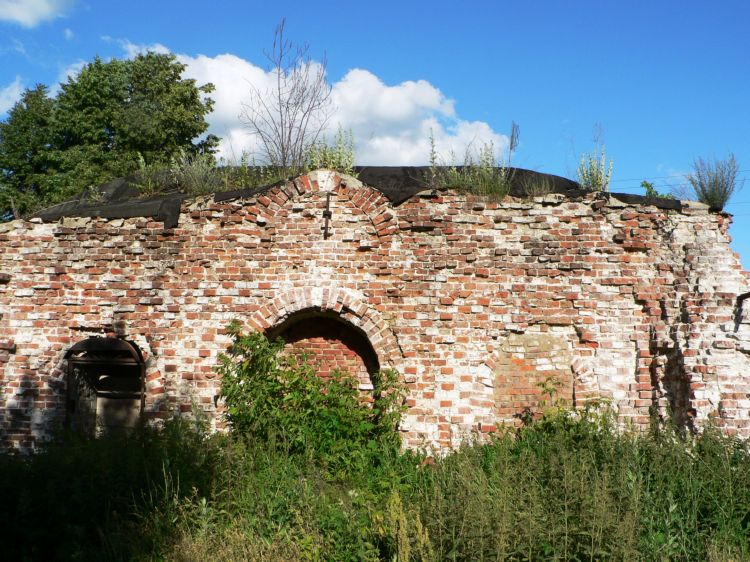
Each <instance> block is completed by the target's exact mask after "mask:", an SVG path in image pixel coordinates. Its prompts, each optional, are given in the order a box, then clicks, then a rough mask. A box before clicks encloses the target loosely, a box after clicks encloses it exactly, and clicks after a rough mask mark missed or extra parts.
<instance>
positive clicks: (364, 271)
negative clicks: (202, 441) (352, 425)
mask: <svg viewBox="0 0 750 562" xmlns="http://www.w3.org/2000/svg"><path fill="white" fill-rule="evenodd" d="M397 203H398V204H396V203H394V202H393V200H389V198H388V197H386V196H385V195H384V194H383V193H382V192H380V191H378V190H376V189H373V188H371V187H368V186H366V185H363V184H362V183H361V182H360V181H358V180H356V179H354V178H351V177H347V176H340V175H339V174H336V173H332V172H326V171H318V172H313V173H310V174H309V175H307V176H302V177H300V178H297V179H296V180H295V181H293V182H287V183H285V184H282V185H278V186H275V187H272V188H270V189H268V190H266V191H264V192H262V193H256V194H243V193H240V192H238V193H236V194H233V195H231V196H229V195H227V196H221V195H217V196H208V197H202V198H198V199H186V200H184V201H183V200H179V201H177V200H176V203H175V204H180V205H181V207H180V212H179V213H178V214H175V216H173V217H172V216H171V215H170V216H171V217H172V218H171V219H170V221H169V222H168V223H165V222H163V221H164V219H163V218H162V220H159V217H154V218H149V217H138V216H129V217H123V218H112V217H110V218H101V217H100V218H96V217H64V218H61V219H60V220H55V221H53V222H43V221H42V220H41V219H32V220H31V221H14V222H11V223H7V224H4V225H0V315H1V317H0V411H2V412H3V414H2V416H3V417H2V420H0V424H1V425H0V441H2V446H3V447H5V448H17V449H22V450H30V449H33V448H34V447H35V446H36V444H37V443H39V442H41V441H43V440H45V439H47V438H48V437H49V435H50V431H51V430H52V429H53V428H54V427H55V426H56V425H59V424H61V423H62V422H63V421H64V417H65V395H66V384H67V381H66V376H65V373H66V370H67V362H66V359H65V354H66V352H67V351H68V350H69V349H70V348H71V347H72V346H73V345H74V344H75V343H76V342H79V341H81V340H83V339H85V338H86V337H88V336H92V335H100V336H101V335H105V334H106V333H107V332H108V331H114V327H115V326H119V328H118V330H119V332H121V335H122V336H123V337H127V339H128V340H132V341H133V342H134V344H135V345H137V347H138V348H139V349H140V350H141V351H142V353H143V358H144V370H145V406H144V408H145V415H146V416H147V417H148V418H149V419H150V420H152V422H156V423H158V420H160V419H164V418H167V417H169V416H172V415H174V414H175V413H177V414H184V415H190V413H191V412H192V410H193V409H194V408H199V409H201V410H203V411H204V412H205V413H206V414H207V415H208V417H209V419H210V420H211V423H212V424H213V426H214V427H215V428H220V427H221V426H222V422H221V416H220V415H219V414H220V406H221V404H220V402H219V403H218V404H217V399H216V398H217V395H218V392H219V385H220V381H219V380H218V378H217V374H216V371H215V368H216V365H217V362H218V360H217V358H218V355H219V354H220V353H221V352H222V351H223V350H225V349H226V346H227V345H228V343H229V339H228V337H227V336H226V333H225V327H226V325H227V324H228V323H229V322H230V321H231V320H233V319H238V320H240V321H241V322H243V323H244V324H245V325H246V326H247V327H248V328H251V329H259V330H271V331H273V330H274V329H275V328H277V329H278V328H279V327H282V328H281V329H282V331H283V330H284V329H286V328H289V327H290V326H291V325H292V324H289V322H290V319H293V318H295V315H298V314H309V313H310V312H312V313H313V317H315V315H317V316H318V317H321V318H327V319H328V320H326V322H329V321H330V322H329V323H328V324H326V322H321V324H320V326H316V329H318V332H320V330H322V332H320V333H318V332H315V331H314V330H312V328H311V327H310V326H309V325H308V326H307V327H306V328H305V327H304V326H301V325H300V326H298V330H297V331H298V332H299V333H296V332H295V333H292V332H287V335H291V339H294V341H293V342H292V344H293V345H294V344H298V345H299V346H300V347H302V348H309V349H308V350H312V351H313V352H314V351H315V349H316V346H319V349H320V350H321V352H322V353H323V354H328V355H330V356H331V358H332V360H331V361H330V362H331V363H334V364H341V365H355V364H356V365H358V366H357V367H356V368H357V369H358V370H359V371H360V372H359V373H358V375H359V376H360V378H361V382H362V383H363V384H365V385H366V377H365V373H367V374H368V375H369V374H371V373H370V371H372V369H373V365H375V364H377V366H378V367H384V368H385V367H393V368H396V369H397V370H398V371H399V372H400V373H401V374H402V376H403V378H404V383H405V384H406V386H407V389H408V398H407V407H408V410H407V412H406V414H405V416H404V418H403V421H402V425H401V429H402V431H403V433H404V437H405V442H406V444H407V445H408V446H411V447H434V448H437V449H445V448H449V447H454V446H456V445H457V444H458V443H460V442H461V440H463V439H464V438H466V437H467V436H469V435H472V434H476V433H477V432H479V433H482V432H489V431H492V430H494V429H496V427H497V426H498V424H502V423H517V419H516V417H515V415H516V414H518V413H519V411H518V410H522V409H523V408H525V407H529V408H532V409H534V408H536V407H537V406H538V404H539V399H540V398H542V395H541V391H540V387H539V383H541V382H544V381H545V380H546V379H547V377H548V376H553V377H554V379H555V380H558V381H559V383H560V390H559V393H560V396H562V397H564V398H565V399H566V400H569V401H570V402H571V403H573V402H574V403H575V404H577V405H581V404H583V403H585V402H586V401H587V400H591V399H594V398H597V399H598V398H606V399H608V400H610V401H611V402H612V404H613V406H614V407H615V408H616V410H617V412H618V415H619V416H620V419H621V420H623V422H625V421H628V422H630V423H633V424H634V425H635V426H638V427H646V426H647V425H648V423H649V419H650V418H649V416H651V415H660V416H662V417H667V416H673V417H674V418H675V421H677V422H678V423H680V424H683V425H685V426H688V427H695V428H699V427H700V426H701V424H703V423H705V422H706V421H707V420H709V419H713V420H714V421H715V423H717V424H718V425H719V426H721V427H723V428H724V429H725V430H726V431H727V432H735V433H739V434H740V435H743V436H746V437H748V436H750V351H748V350H750V309H749V308H748V307H749V306H750V305H748V302H750V299H748V298H747V297H746V295H747V294H748V293H750V283H748V278H747V276H746V274H745V273H744V272H743V271H742V269H741V267H740V264H739V260H738V258H737V256H736V255H734V254H733V253H732V252H731V250H730V249H729V245H728V242H729V238H728V235H727V228H728V225H729V220H730V219H729V217H728V216H727V215H725V214H720V213H719V214H716V213H710V212H709V211H708V210H707V209H706V208H705V207H703V206H701V205H698V204H681V205H679V204H678V205H675V206H674V208H663V207H659V206H658V205H656V204H654V203H653V202H651V201H648V200H644V199H643V198H634V199H633V198H626V197H618V196H615V195H610V194H599V195H592V194H589V195H580V194H579V195H577V196H575V195H570V194H569V195H561V194H551V195H549V196H546V197H544V198H538V199H536V200H534V201H523V200H518V199H515V200H514V199H507V200H506V201H503V202H489V201H487V200H483V199H482V198H480V197H476V196H472V195H467V194H464V193H455V192H451V191H443V192H433V191H425V192H420V193H413V194H412V195H411V196H410V197H408V198H405V200H403V201H401V200H399V201H398V202H397ZM152 206H153V205H152ZM329 211H330V215H327V214H326V215H324V213H328V212H329ZM305 311H307V312H305ZM285 322H287V324H285ZM342 326H349V327H351V329H352V330H354V331H353V332H351V333H349V335H347V333H343V332H341V331H340V330H341V327H342ZM284 327H286V328H284ZM303 328H305V329H303ZM306 330H307V331H306ZM311 330H312V331H311ZM336 330H339V332H336ZM313 332H314V333H313ZM334 332H336V333H334ZM352 334H356V337H354V336H352V337H353V339H352V338H351V337H349V336H351V335H352ZM357 338H360V339H359V340H358V339H357ZM355 340H356V341H355ZM363 342H364V343H363ZM365 343H366V344H367V345H365ZM368 346H369V347H368ZM359 362H361V365H360V363H359Z"/></svg>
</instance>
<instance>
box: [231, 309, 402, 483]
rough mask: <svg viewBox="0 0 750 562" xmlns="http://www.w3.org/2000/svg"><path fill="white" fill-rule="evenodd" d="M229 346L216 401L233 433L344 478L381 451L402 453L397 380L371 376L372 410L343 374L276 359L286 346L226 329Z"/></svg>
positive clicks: (384, 373)
mask: <svg viewBox="0 0 750 562" xmlns="http://www.w3.org/2000/svg"><path fill="white" fill-rule="evenodd" d="M229 334H230V335H231V336H232V345H231V346H230V348H229V350H228V352H227V354H226V355H223V356H222V357H221V367H220V368H219V373H220V374H221V375H222V385H221V395H222V397H223V398H224V400H225V401H226V408H227V413H226V418H227V421H228V422H229V426H230V428H231V430H232V432H233V433H234V434H235V435H238V436H244V437H246V438H250V439H252V440H255V441H259V442H262V443H271V444H273V445H274V446H276V447H279V448H281V450H284V451H287V452H290V453H294V454H305V455H307V456H309V457H311V458H312V459H313V460H315V461H317V462H319V463H320V464H322V465H323V466H324V467H327V468H330V469H331V470H333V471H343V472H346V471H347V470H348V469H349V468H351V467H352V466H355V465H357V464H358V463H359V462H361V461H363V460H365V459H370V455H371V454H372V453H376V452H377V453H378V454H380V453H382V450H383V448H384V447H385V448H386V449H392V450H397V449H398V447H399V446H400V439H399V434H398V431H397V427H396V426H397V423H398V419H399V417H400V414H401V402H402V400H403V396H402V392H401V389H400V388H399V386H398V376H397V374H396V373H395V372H393V371H381V372H380V373H377V375H376V376H374V380H373V383H374V387H375V390H374V398H375V401H374V404H373V405H372V406H370V405H368V404H366V403H365V402H364V401H363V400H362V397H361V396H360V394H359V391H358V388H357V387H358V382H357V380H356V379H354V378H352V377H350V376H349V375H347V374H345V373H340V372H334V373H333V374H332V375H331V377H330V378H329V379H323V378H321V377H318V376H317V375H316V374H315V371H314V369H313V368H312V367H311V366H310V365H309V364H308V363H307V362H306V360H305V358H304V357H302V358H299V357H297V356H294V355H289V354H282V350H283V347H284V342H283V341H282V340H280V339H278V340H274V341H269V340H268V339H267V338H266V337H265V336H264V335H263V334H260V333H250V334H243V333H242V331H241V328H240V326H239V324H238V323H233V324H231V325H230V326H229Z"/></svg>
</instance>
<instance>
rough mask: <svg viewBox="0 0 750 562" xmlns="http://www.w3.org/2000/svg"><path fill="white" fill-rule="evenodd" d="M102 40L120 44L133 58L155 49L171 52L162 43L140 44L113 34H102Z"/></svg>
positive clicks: (156, 51)
mask: <svg viewBox="0 0 750 562" xmlns="http://www.w3.org/2000/svg"><path fill="white" fill-rule="evenodd" d="M99 39H101V40H102V41H104V42H105V43H116V44H117V45H119V46H120V47H121V48H122V50H123V52H124V53H125V57H126V58H129V59H132V58H134V57H136V56H137V55H140V54H143V53H146V52H148V51H153V52H155V53H161V54H164V53H170V52H171V51H170V50H169V48H168V47H165V46H164V45H162V44H161V43H151V44H150V45H149V44H145V43H142V44H138V43H132V42H131V41H129V40H128V39H118V38H117V37H112V36H111V35H101V36H100V37H99Z"/></svg>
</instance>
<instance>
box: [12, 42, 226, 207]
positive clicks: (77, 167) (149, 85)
mask: <svg viewBox="0 0 750 562" xmlns="http://www.w3.org/2000/svg"><path fill="white" fill-rule="evenodd" d="M184 69H185V65H183V64H181V63H180V62H178V61H177V60H176V58H175V56H174V55H172V54H158V53H153V52H148V53H145V54H140V55H138V56H137V57H135V58H134V59H131V60H117V59H112V60H109V61H103V60H102V59H100V58H98V57H97V58H96V59H94V61H93V62H91V63H89V64H87V65H86V66H85V67H84V68H83V69H82V70H81V72H80V73H79V74H78V75H76V76H74V77H71V78H69V79H68V81H67V82H66V83H65V84H63V85H62V87H61V90H60V92H59V93H58V94H57V96H56V97H54V98H50V97H49V96H48V95H47V90H46V88H45V87H44V86H37V87H36V88H35V89H34V90H27V91H26V92H25V93H24V95H23V96H22V99H21V100H20V101H19V102H18V103H17V104H16V105H15V106H14V107H13V109H12V110H11V112H10V113H9V116H8V119H7V120H6V121H5V122H3V123H0V168H1V169H2V171H3V175H2V180H0V181H2V184H3V186H2V189H1V190H0V193H1V194H3V195H2V197H0V205H2V208H1V209H0V213H2V214H5V215H8V213H9V212H14V214H16V213H17V212H25V211H28V210H30V209H33V208H34V207H38V206H41V205H49V204H53V203H56V202H58V201H61V200H64V199H66V198H69V197H70V196H72V195H74V194H76V193H80V192H82V191H83V190H85V189H87V188H90V187H94V186H96V185H99V184H101V183H104V182H106V181H108V180H111V179H114V178H117V177H120V176H123V175H126V174H129V173H132V172H134V171H136V170H138V168H139V162H140V163H144V162H145V163H146V164H155V163H165V164H166V163H168V162H170V161H171V160H172V159H173V158H175V157H177V156H178V155H180V154H182V153H185V152H187V153H198V152H210V151H212V150H213V148H214V147H215V146H216V142H217V140H218V139H217V138H216V137H214V136H213V135H209V136H208V137H207V138H206V139H204V140H202V141H199V142H194V140H195V139H196V138H197V137H199V136H200V135H202V134H203V133H204V132H205V131H206V129H207V128H208V123H207V122H206V120H205V116H206V115H207V114H208V113H209V112H210V111H211V109H212V107H213V101H212V100H211V99H210V98H208V97H206V94H209V93H210V92H211V91H213V85H212V84H204V85H202V86H197V85H196V83H195V81H194V80H191V79H183V78H182V73H183V71H184ZM16 200H18V201H22V203H23V204H16V203H15V201H16ZM11 202H12V204H11Z"/></svg>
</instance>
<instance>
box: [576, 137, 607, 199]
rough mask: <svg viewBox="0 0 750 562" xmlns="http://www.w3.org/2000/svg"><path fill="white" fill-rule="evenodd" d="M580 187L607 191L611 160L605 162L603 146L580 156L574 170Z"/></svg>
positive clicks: (605, 155)
mask: <svg viewBox="0 0 750 562" xmlns="http://www.w3.org/2000/svg"><path fill="white" fill-rule="evenodd" d="M576 176H577V179H578V183H579V184H580V186H581V189H584V190H586V191H608V190H609V182H610V180H611V179H612V160H611V159H610V160H609V162H607V154H606V150H605V148H604V147H603V146H602V147H601V149H596V150H594V151H593V152H591V153H589V154H584V155H582V156H581V161H580V162H579V164H578V169H577V170H576Z"/></svg>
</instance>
